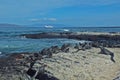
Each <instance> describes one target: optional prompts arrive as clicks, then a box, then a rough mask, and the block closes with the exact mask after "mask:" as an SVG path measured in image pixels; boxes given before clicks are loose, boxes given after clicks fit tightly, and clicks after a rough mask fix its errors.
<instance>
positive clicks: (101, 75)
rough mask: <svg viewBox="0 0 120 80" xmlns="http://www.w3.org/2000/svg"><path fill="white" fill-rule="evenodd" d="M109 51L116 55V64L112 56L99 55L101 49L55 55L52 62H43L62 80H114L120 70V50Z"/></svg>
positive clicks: (111, 49) (46, 60) (112, 49)
mask: <svg viewBox="0 0 120 80" xmlns="http://www.w3.org/2000/svg"><path fill="white" fill-rule="evenodd" d="M108 50H110V51H112V52H114V53H115V60H116V63H113V62H112V61H111V60H110V56H108V55H103V54H98V53H99V52H100V49H99V48H92V49H89V50H86V51H82V50H80V51H79V52H77V53H67V54H65V53H58V54H53V57H52V58H51V59H50V60H49V59H44V60H43V62H44V63H45V64H47V68H46V70H47V71H50V72H51V73H52V74H53V76H55V77H57V78H58V79H60V80H113V79H114V78H115V76H116V75H117V71H118V70H119V69H120V50H119V48H108ZM53 61H54V62H53Z"/></svg>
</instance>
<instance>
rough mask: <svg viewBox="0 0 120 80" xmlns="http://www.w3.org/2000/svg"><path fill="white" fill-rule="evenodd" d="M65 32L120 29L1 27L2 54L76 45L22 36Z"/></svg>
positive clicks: (113, 29)
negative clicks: (65, 44)
mask: <svg viewBox="0 0 120 80" xmlns="http://www.w3.org/2000/svg"><path fill="white" fill-rule="evenodd" d="M63 31H72V32H78V31H81V32H83V31H88V32H91V31H94V32H120V28H79V27H76V28H74V27H73V28H72V27H70V28H68V27H66V28H64V27H61V28H60V27H59V28H52V29H46V28H42V27H0V54H2V53H13V52H38V51H40V50H41V49H43V48H46V47H50V46H53V45H59V46H61V45H62V44H64V43H76V42H78V41H77V40H72V39H26V38H24V37H20V36H19V35H20V34H26V33H27V34H30V33H41V32H63Z"/></svg>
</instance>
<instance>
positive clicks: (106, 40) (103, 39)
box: [20, 32, 120, 48]
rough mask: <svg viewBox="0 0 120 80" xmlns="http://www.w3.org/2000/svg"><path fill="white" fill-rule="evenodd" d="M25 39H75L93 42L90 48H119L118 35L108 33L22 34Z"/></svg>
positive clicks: (119, 40) (119, 35)
mask: <svg viewBox="0 0 120 80" xmlns="http://www.w3.org/2000/svg"><path fill="white" fill-rule="evenodd" d="M20 36H24V37H26V38H32V39H41V38H67V39H77V40H86V41H93V43H92V46H94V47H98V45H101V46H104V47H117V48H118V47H119V48H120V34H114V33H108V34H102V33H99V34H97V33H94V34H93V33H88V34H86V33H75V32H60V33H59V32H58V33H55V32H52V33H50V32H48V33H39V34H22V35H20Z"/></svg>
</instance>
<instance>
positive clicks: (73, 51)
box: [0, 33, 120, 80]
mask: <svg viewBox="0 0 120 80" xmlns="http://www.w3.org/2000/svg"><path fill="white" fill-rule="evenodd" d="M73 34H74V35H73ZM108 34H109V35H108ZM51 35H52V36H51ZM60 35H63V36H64V37H60ZM21 36H25V37H26V38H35V39H38V38H70V39H71V36H73V37H72V39H78V40H81V39H82V40H87V41H89V42H84V43H80V42H79V43H75V44H70V43H66V44H63V45H62V46H61V47H59V46H51V47H49V48H45V49H43V50H41V51H40V52H39V53H28V52H23V53H13V54H10V55H9V56H7V57H5V58H0V80H8V79H9V80H120V75H119V74H120V50H119V49H120V46H119V45H120V42H119V40H120V39H119V38H120V35H119V34H116V33H114V34H111V33H106V34H98V33H97V34H94V35H93V34H92V33H91V34H87V33H81V34H80V33H56V34H55V33H51V34H50V33H40V34H23V35H21ZM48 36H49V37H48ZM81 36H82V37H81Z"/></svg>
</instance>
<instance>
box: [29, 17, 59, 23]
mask: <svg viewBox="0 0 120 80" xmlns="http://www.w3.org/2000/svg"><path fill="white" fill-rule="evenodd" d="M29 21H31V22H41V21H57V19H56V18H39V19H37V18H33V19H29Z"/></svg>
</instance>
